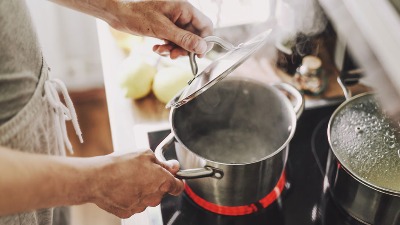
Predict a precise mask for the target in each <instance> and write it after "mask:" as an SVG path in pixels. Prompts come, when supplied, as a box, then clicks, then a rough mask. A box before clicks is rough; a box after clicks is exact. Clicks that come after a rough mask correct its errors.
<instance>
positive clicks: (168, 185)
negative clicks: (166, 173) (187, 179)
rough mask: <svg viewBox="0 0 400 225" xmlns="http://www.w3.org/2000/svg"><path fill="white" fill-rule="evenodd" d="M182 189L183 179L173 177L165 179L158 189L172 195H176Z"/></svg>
mask: <svg viewBox="0 0 400 225" xmlns="http://www.w3.org/2000/svg"><path fill="white" fill-rule="evenodd" d="M183 189H184V185H183V181H181V180H179V179H176V178H173V179H171V180H167V181H166V182H164V183H163V184H161V186H160V191H161V192H164V193H168V194H171V195H174V196H178V195H179V194H180V193H182V191H183Z"/></svg>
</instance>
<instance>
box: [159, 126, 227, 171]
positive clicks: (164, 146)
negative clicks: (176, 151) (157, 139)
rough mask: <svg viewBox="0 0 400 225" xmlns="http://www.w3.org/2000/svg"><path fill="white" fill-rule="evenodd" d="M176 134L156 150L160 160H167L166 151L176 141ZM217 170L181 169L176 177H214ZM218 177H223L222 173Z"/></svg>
mask: <svg viewBox="0 0 400 225" xmlns="http://www.w3.org/2000/svg"><path fill="white" fill-rule="evenodd" d="M174 141H175V136H174V134H173V133H170V134H169V135H168V136H167V137H166V138H165V139H164V140H163V141H162V142H161V143H160V144H159V145H158V146H157V148H156V149H155V150H154V154H155V155H156V157H157V159H158V160H160V161H166V159H165V157H164V151H165V150H167V148H168V147H169V145H171V144H173V143H175V142H174ZM214 174H215V172H214V170H213V169H212V168H210V167H201V168H195V169H186V170H179V171H178V172H177V173H176V177H177V178H180V179H194V178H202V177H212V176H214ZM216 176H218V177H222V175H221V173H219V174H218V172H217V175H216Z"/></svg>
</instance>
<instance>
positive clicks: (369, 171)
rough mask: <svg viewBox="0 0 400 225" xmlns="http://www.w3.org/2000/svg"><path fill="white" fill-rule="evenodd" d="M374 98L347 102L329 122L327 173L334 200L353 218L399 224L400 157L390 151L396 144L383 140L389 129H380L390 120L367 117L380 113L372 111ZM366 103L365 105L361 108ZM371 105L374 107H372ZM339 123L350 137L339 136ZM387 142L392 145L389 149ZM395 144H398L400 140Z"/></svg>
mask: <svg viewBox="0 0 400 225" xmlns="http://www.w3.org/2000/svg"><path fill="white" fill-rule="evenodd" d="M374 101H375V99H374V97H373V95H372V94H362V95H358V96H355V97H353V98H351V99H349V100H347V101H346V102H344V103H343V104H342V105H341V106H339V107H338V109H337V110H336V111H335V112H334V113H333V115H332V117H331V120H330V121H329V125H328V139H329V145H330V152H329V155H328V161H327V162H328V164H327V170H326V171H327V173H326V175H327V179H328V183H329V186H330V192H331V194H332V196H333V199H334V201H335V202H336V203H338V205H339V206H340V207H342V208H343V209H344V210H345V211H347V212H348V213H349V214H350V215H351V216H352V217H354V218H355V219H357V220H359V221H361V222H363V223H366V224H375V225H397V224H400V192H399V191H398V185H400V183H398V184H397V181H398V175H399V174H398V171H397V170H398V168H396V167H398V166H396V165H399V160H398V159H396V158H395V157H398V156H397V153H396V154H395V153H392V152H391V151H390V150H391V149H392V148H390V147H391V146H394V145H393V143H390V142H388V141H387V140H383V139H382V140H381V139H379V138H380V137H381V136H382V137H384V136H385V135H388V136H392V135H391V134H390V132H389V133H388V130H386V131H385V130H384V129H383V130H382V129H380V128H379V126H381V125H382V124H386V127H389V125H387V122H388V121H384V119H382V118H378V119H379V120H380V121H381V122H382V124H379V123H373V122H370V121H367V120H366V119H365V118H364V115H365V116H369V115H375V114H376V113H377V112H376V111H375V112H371V111H370V110H371V109H374V110H376V109H377V108H376V107H375V106H374V103H373V102H374ZM362 104H364V105H363V106H365V107H358V106H361V105H362ZM370 105H371V106H374V107H372V108H371V107H369V106H370ZM346 110H348V111H349V112H350V111H352V110H355V111H352V113H350V114H347V113H341V112H343V111H346ZM378 114H379V113H378ZM348 115H351V116H352V118H349V116H348ZM351 116H350V117H351ZM337 121H339V122H337ZM341 121H342V122H341ZM346 121H347V122H348V125H349V128H347V129H346V130H345V129H344V128H346V127H343V124H345V123H347V122H346ZM351 121H354V122H351ZM357 121H367V123H366V124H371V125H373V127H372V126H370V127H365V126H363V125H357V123H359V122H357ZM335 123H338V124H340V123H343V124H340V126H341V128H340V129H342V128H343V130H341V132H340V133H341V135H343V137H344V136H346V138H343V137H342V138H339V139H338V138H337V137H335V135H338V132H336V133H335V132H334V131H333V130H334V128H333V127H335V126H337V124H335ZM352 125H353V126H352ZM347 130H349V131H350V132H355V134H354V136H352V135H351V134H349V133H347V132H348V131H347ZM382 132H383V133H382ZM369 133H371V136H369ZM341 139H343V140H341ZM368 139H370V140H368ZM375 139H376V140H375ZM377 140H378V141H377ZM379 140H381V141H383V145H377V144H376V143H377V142H379ZM338 142H347V143H338ZM389 143H390V144H389ZM358 144H360V145H358ZM386 144H387V145H389V148H386ZM394 144H396V145H397V144H398V141H395V143H394ZM348 145H349V146H351V148H350V147H349V149H350V150H349V149H343V148H344V146H348ZM364 145H366V146H364ZM352 151H354V152H352ZM362 151H364V153H362ZM396 151H397V149H396ZM344 153H345V154H344ZM375 154H378V155H375ZM385 158H386V159H385ZM371 162H372V163H371ZM383 164H384V165H383ZM386 164H387V165H386ZM385 166H387V167H388V168H385ZM380 167H382V168H380ZM390 167H392V168H391V169H392V171H390ZM396 180H397V181H396Z"/></svg>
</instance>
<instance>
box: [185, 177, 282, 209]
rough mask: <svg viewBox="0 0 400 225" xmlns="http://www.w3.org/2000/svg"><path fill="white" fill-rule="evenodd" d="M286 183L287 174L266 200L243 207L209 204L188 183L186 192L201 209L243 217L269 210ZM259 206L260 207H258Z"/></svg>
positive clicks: (280, 179)
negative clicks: (261, 210) (265, 209)
mask: <svg viewBox="0 0 400 225" xmlns="http://www.w3.org/2000/svg"><path fill="white" fill-rule="evenodd" d="M285 183H286V175H285V172H283V173H282V176H281V177H280V178H279V180H278V183H277V184H276V186H275V188H274V189H273V190H272V191H271V192H270V193H268V194H267V195H266V196H265V197H264V198H262V199H261V200H259V201H258V202H257V203H252V204H250V205H242V206H222V205H217V204H214V203H211V202H208V201H206V200H204V199H202V198H201V197H199V196H198V195H197V194H195V193H194V192H193V191H192V189H190V187H189V185H187V184H186V183H185V192H186V194H187V195H188V196H189V197H190V198H191V199H192V200H193V201H194V202H195V203H196V204H198V205H199V206H200V207H202V208H204V209H206V210H208V211H211V212H213V213H217V214H221V215H227V216H242V215H247V214H252V213H255V212H257V211H258V210H260V209H261V208H262V209H264V208H267V207H268V206H269V205H271V204H272V203H273V202H274V201H275V200H276V199H277V198H278V197H279V196H280V195H281V193H282V191H283V188H284V187H285ZM257 205H259V206H258V207H257ZM260 206H262V207H260Z"/></svg>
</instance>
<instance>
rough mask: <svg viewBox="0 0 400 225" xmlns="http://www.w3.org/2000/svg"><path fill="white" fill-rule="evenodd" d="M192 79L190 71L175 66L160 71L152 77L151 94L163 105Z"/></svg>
mask: <svg viewBox="0 0 400 225" xmlns="http://www.w3.org/2000/svg"><path fill="white" fill-rule="evenodd" d="M192 78H193V74H192V73H191V72H190V70H188V69H185V68H182V67H179V66H175V67H166V68H162V69H160V70H159V71H158V72H157V74H156V75H155V77H154V82H153V93H154V95H155V96H156V97H157V99H158V100H160V101H161V102H163V103H167V102H169V101H170V100H171V99H172V98H173V97H174V96H175V95H176V94H177V93H178V92H179V91H180V90H182V89H183V88H184V87H186V86H187V85H188V84H187V82H188V81H189V80H190V79H192Z"/></svg>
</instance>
